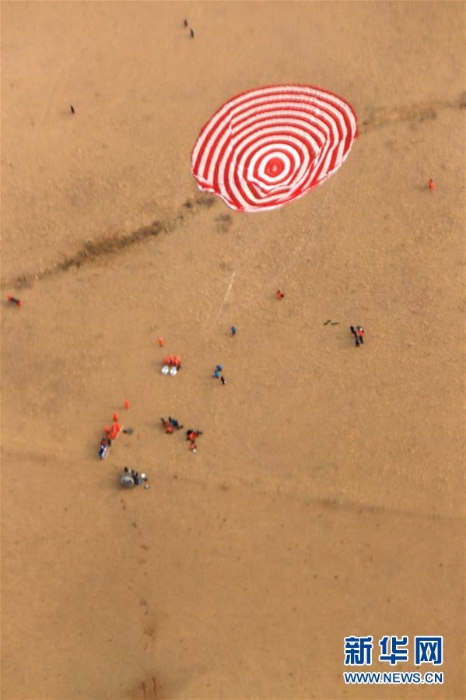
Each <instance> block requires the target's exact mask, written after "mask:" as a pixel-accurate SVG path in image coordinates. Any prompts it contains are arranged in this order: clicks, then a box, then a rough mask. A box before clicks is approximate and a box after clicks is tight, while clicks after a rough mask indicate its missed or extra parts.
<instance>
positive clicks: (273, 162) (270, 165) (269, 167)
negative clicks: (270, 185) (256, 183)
mask: <svg viewBox="0 0 466 700" xmlns="http://www.w3.org/2000/svg"><path fill="white" fill-rule="evenodd" d="M284 169H285V164H284V163H283V161H282V159H281V158H271V159H270V160H269V161H268V162H267V164H266V166H265V174H266V175H268V176H269V177H277V175H280V173H282V172H283V170H284Z"/></svg>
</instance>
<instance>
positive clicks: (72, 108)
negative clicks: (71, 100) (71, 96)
mask: <svg viewBox="0 0 466 700" xmlns="http://www.w3.org/2000/svg"><path fill="white" fill-rule="evenodd" d="M70 109H71V114H74V107H73V105H70Z"/></svg>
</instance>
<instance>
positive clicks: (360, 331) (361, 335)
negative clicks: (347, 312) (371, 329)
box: [357, 326, 364, 345]
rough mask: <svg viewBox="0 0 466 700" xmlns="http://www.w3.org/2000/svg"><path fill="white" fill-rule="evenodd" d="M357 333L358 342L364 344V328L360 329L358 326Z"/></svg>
mask: <svg viewBox="0 0 466 700" xmlns="http://www.w3.org/2000/svg"><path fill="white" fill-rule="evenodd" d="M357 331H358V340H359V342H360V343H361V345H362V344H363V343H364V328H361V326H358V327H357Z"/></svg>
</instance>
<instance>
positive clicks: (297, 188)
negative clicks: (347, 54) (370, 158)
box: [191, 85, 357, 211]
mask: <svg viewBox="0 0 466 700" xmlns="http://www.w3.org/2000/svg"><path fill="white" fill-rule="evenodd" d="M356 136H357V117H356V114H355V113H354V111H353V109H352V107H351V106H350V105H349V104H348V103H347V102H346V101H345V100H343V99H342V98H341V97H338V96H337V95H334V94H332V93H330V92H327V91H326V90H321V89H320V88H315V87H310V86H306V85H273V86H270V87H263V88H258V89H256V90H251V91H249V92H245V93H242V94H241V95H238V96H237V97H234V98H233V99H232V100H229V101H228V102H226V103H225V104H224V105H223V107H221V108H220V109H219V110H218V111H217V112H216V113H215V114H214V116H213V117H212V119H210V121H209V122H207V124H206V125H205V126H204V127H203V129H202V131H201V133H200V135H199V138H198V140H197V142H196V145H195V146H194V150H193V153H192V159H191V170H192V173H193V175H194V177H195V178H196V180H197V183H198V185H199V188H200V189H201V190H205V191H206V192H213V193H214V194H218V195H220V197H221V198H222V199H223V200H224V201H225V202H226V204H228V206H230V207H231V208H232V209H235V210H236V211H258V210H266V209H275V208H277V207H280V206H282V205H283V204H287V203H288V202H291V201H292V200H293V199H296V198H297V197H301V196H302V195H304V194H306V192H308V191H309V190H311V189H312V188H313V187H316V186H317V185H320V184H321V183H322V182H324V181H325V180H326V179H327V178H328V177H330V175H332V174H333V173H334V172H335V171H336V170H337V169H338V168H339V167H340V165H341V164H342V163H343V161H344V160H345V159H346V157H347V156H348V153H349V151H350V149H351V146H352V143H353V141H354V139H355V138H356Z"/></svg>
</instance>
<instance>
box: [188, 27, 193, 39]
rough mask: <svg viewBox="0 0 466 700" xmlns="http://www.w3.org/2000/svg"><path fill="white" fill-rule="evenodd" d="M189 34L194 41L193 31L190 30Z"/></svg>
mask: <svg viewBox="0 0 466 700" xmlns="http://www.w3.org/2000/svg"><path fill="white" fill-rule="evenodd" d="M189 33H190V34H191V38H192V39H194V29H190V30H189Z"/></svg>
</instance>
